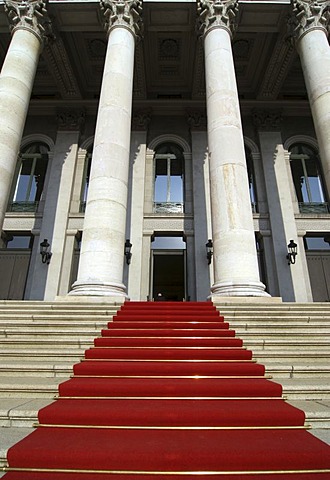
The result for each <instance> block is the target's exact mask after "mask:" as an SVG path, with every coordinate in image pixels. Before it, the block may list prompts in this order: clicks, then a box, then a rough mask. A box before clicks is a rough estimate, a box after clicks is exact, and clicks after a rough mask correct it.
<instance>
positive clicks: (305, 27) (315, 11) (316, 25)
mask: <svg viewBox="0 0 330 480" xmlns="http://www.w3.org/2000/svg"><path fill="white" fill-rule="evenodd" d="M291 4H292V14H291V17H290V19H289V30H290V34H291V36H292V37H293V38H294V39H295V40H299V39H300V38H301V37H302V36H303V35H305V34H306V33H307V32H309V31H311V30H323V31H324V32H325V33H328V28H329V19H330V1H329V0H291Z"/></svg>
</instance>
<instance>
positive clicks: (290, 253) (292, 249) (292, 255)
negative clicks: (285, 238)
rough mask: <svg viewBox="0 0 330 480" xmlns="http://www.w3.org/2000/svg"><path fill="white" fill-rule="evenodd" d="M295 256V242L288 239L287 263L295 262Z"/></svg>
mask: <svg viewBox="0 0 330 480" xmlns="http://www.w3.org/2000/svg"><path fill="white" fill-rule="evenodd" d="M296 256H297V244H296V243H295V242H294V241H293V240H290V243H289V245H288V254H287V256H286V258H287V260H288V265H290V264H294V263H296Z"/></svg>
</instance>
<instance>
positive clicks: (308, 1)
mask: <svg viewBox="0 0 330 480" xmlns="http://www.w3.org/2000/svg"><path fill="white" fill-rule="evenodd" d="M292 6H293V9H292V16H291V18H290V21H289V27H290V33H291V35H292V37H293V39H294V40H295V44H296V48H297V51H298V53H299V56H300V60H301V65H302V70H303V74H304V78H305V84H306V89H307V93H308V98H309V103H310V107H311V111H312V116H313V121H314V127H315V132H316V136H317V140H318V144H319V149H320V157H321V162H322V167H323V173H324V177H325V182H326V186H327V190H328V194H330V140H329V131H330V115H329V111H330V48H329V43H328V38H327V34H328V29H329V20H330V1H329V0H318V1H315V0H292Z"/></svg>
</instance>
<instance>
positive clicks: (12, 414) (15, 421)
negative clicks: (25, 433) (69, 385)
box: [0, 397, 54, 433]
mask: <svg viewBox="0 0 330 480" xmlns="http://www.w3.org/2000/svg"><path fill="white" fill-rule="evenodd" d="M53 401H54V399H49V398H32V399H30V398H22V397H11V398H0V426H1V427H6V428H8V427H28V428H31V427H33V425H34V424H35V423H36V422H37V420H38V411H39V410H40V409H41V408H43V407H45V406H46V405H49V404H50V403H52V402H53ZM3 433H6V431H5V430H3Z"/></svg>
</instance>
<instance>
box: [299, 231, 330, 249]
mask: <svg viewBox="0 0 330 480" xmlns="http://www.w3.org/2000/svg"><path fill="white" fill-rule="evenodd" d="M304 241H305V248H306V250H330V235H329V234H326V235H321V236H315V237H312V236H306V237H305V238H304Z"/></svg>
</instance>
